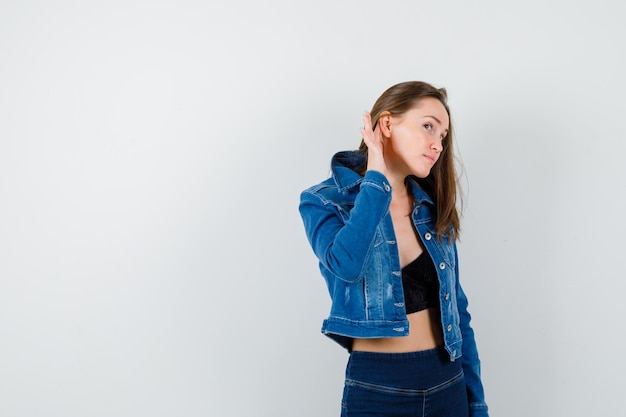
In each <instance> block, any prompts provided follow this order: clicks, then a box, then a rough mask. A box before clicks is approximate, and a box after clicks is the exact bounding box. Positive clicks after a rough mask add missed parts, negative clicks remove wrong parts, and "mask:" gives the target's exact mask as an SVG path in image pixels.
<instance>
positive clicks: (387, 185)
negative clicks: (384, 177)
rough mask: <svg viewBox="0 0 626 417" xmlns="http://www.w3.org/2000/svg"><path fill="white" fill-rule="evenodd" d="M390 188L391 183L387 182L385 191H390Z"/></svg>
mask: <svg viewBox="0 0 626 417" xmlns="http://www.w3.org/2000/svg"><path fill="white" fill-rule="evenodd" d="M389 190H391V187H390V186H389V184H387V183H385V191H387V192H389Z"/></svg>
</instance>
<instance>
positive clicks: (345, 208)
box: [299, 151, 487, 417]
mask: <svg viewBox="0 0 626 417" xmlns="http://www.w3.org/2000/svg"><path fill="white" fill-rule="evenodd" d="M363 163H364V159H363V156H362V155H361V154H359V153H357V152H353V151H347V152H339V153H338V154H336V155H335V156H334V157H333V160H332V164H331V168H332V177H331V178H329V179H327V180H325V181H323V182H321V183H320V184H318V185H315V186H313V187H310V188H308V189H307V190H305V191H303V192H302V194H301V196H300V207H299V208H300V214H301V216H302V219H303V221H304V227H305V230H306V234H307V237H308V239H309V242H310V244H311V246H312V248H313V251H314V252H315V255H316V256H317V258H318V259H319V267H320V270H321V273H322V275H323V277H324V278H325V280H326V285H327V286H328V290H329V292H330V296H331V299H332V305H331V311H330V315H329V317H328V318H327V319H326V320H324V323H323V325H322V332H323V333H324V334H326V335H328V336H329V337H331V338H332V339H333V340H335V341H336V342H338V343H339V344H340V345H342V346H343V347H345V348H346V349H348V350H350V349H351V342H352V338H355V337H358V338H374V337H398V336H406V335H408V334H409V322H408V319H407V315H406V311H405V308H404V293H403V289H402V272H401V267H400V258H399V255H398V246H397V245H396V237H395V233H394V230H393V225H392V222H391V216H390V214H389V204H390V202H391V186H390V185H389V183H388V182H387V179H386V177H385V176H384V175H383V174H381V173H380V172H377V171H367V172H366V174H365V176H361V175H359V174H358V173H357V172H355V171H354V168H355V167H356V166H360V165H362V164H363ZM410 186H411V189H410V191H411V192H412V193H413V195H414V196H415V200H416V204H415V206H414V208H413V211H412V214H411V216H412V218H413V223H414V224H415V228H416V230H417V232H418V234H419V236H420V238H421V241H422V243H423V245H424V248H425V249H426V251H427V252H428V254H429V255H430V256H431V257H432V259H433V261H434V263H435V266H436V267H437V273H438V276H439V288H440V291H439V300H440V304H441V325H442V329H443V334H444V342H445V348H446V350H447V351H448V353H449V354H450V360H452V361H454V360H457V359H459V358H460V360H461V361H462V365H463V370H464V373H465V382H466V385H467V392H468V397H469V402H470V410H471V415H472V416H474V417H476V416H481V417H483V416H487V405H486V403H485V401H484V393H483V386H482V382H481V379H480V361H479V358H478V351H477V349H476V343H475V340H474V332H473V330H472V328H471V327H470V314H469V313H468V311H467V298H466V296H465V293H464V292H463V289H462V288H461V285H460V284H459V279H458V257H457V250H456V245H455V243H454V241H453V240H448V238H447V237H444V238H443V240H440V239H438V238H437V236H436V233H435V229H434V226H435V216H436V208H435V205H434V203H433V200H432V199H431V198H430V196H429V195H428V194H427V193H426V192H424V191H423V190H422V189H421V188H420V186H419V185H418V184H417V182H416V181H415V180H412V181H410Z"/></svg>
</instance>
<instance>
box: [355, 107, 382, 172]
mask: <svg viewBox="0 0 626 417" xmlns="http://www.w3.org/2000/svg"><path fill="white" fill-rule="evenodd" d="M361 135H363V141H364V142H365V144H366V145H367V170H368V171H369V170H374V171H378V172H380V173H381V174H383V175H386V174H387V165H386V164H385V158H384V156H383V135H382V134H381V133H380V125H378V124H377V125H376V129H372V116H371V115H370V113H369V112H366V113H365V114H364V115H363V127H362V128H361Z"/></svg>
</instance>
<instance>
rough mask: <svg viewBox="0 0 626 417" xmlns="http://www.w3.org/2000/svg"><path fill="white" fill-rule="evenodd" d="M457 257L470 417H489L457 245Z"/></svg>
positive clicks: (462, 362)
mask: <svg viewBox="0 0 626 417" xmlns="http://www.w3.org/2000/svg"><path fill="white" fill-rule="evenodd" d="M455 257H456V267H455V268H456V276H457V283H456V286H457V288H456V294H457V306H458V309H459V316H460V326H461V336H462V337H463V348H462V349H463V352H462V355H461V364H462V366H463V373H464V374H465V387H466V389H467V398H468V401H469V407H470V417H489V409H488V407H487V403H486V402H485V392H484V389H483V384H482V381H481V377H480V359H479V357H478V349H477V347H476V339H475V337H474V330H473V329H472V327H471V326H470V321H471V315H470V313H469V311H468V309H467V307H468V301H467V296H466V295H465V292H464V291H463V288H462V287H461V284H460V282H459V278H458V277H459V274H458V272H459V271H458V268H459V262H458V253H457V251H456V246H455Z"/></svg>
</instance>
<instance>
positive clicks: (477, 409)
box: [469, 403, 489, 417]
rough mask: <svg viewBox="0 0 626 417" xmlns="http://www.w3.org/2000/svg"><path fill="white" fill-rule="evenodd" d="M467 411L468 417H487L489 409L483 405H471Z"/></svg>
mask: <svg viewBox="0 0 626 417" xmlns="http://www.w3.org/2000/svg"><path fill="white" fill-rule="evenodd" d="M469 411H470V412H469V415H470V417H489V408H488V407H487V404H485V403H472V404H470V409H469Z"/></svg>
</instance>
